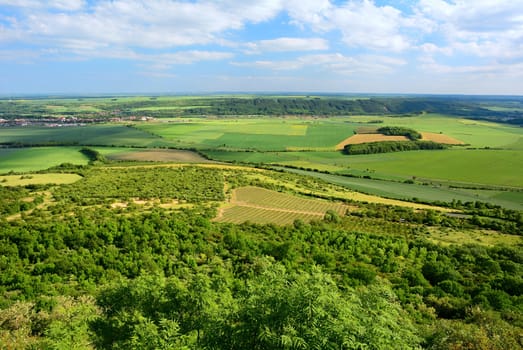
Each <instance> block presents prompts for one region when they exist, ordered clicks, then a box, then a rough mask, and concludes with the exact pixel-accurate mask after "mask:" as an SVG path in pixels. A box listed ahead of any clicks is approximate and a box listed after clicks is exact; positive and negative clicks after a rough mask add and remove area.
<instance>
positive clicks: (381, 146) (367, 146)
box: [343, 141, 448, 154]
mask: <svg viewBox="0 0 523 350" xmlns="http://www.w3.org/2000/svg"><path fill="white" fill-rule="evenodd" d="M447 148H448V146H447V145H444V144H441V143H436V142H433V141H380V142H366V143H358V144H349V145H345V147H344V148H343V152H345V153H346V154H374V153H389V152H401V151H417V150H438V149H439V150H441V149H447Z"/></svg>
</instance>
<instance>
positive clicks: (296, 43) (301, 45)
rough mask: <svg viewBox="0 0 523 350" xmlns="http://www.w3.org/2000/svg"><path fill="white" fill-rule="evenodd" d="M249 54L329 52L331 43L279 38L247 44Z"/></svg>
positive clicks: (309, 39)
mask: <svg viewBox="0 0 523 350" xmlns="http://www.w3.org/2000/svg"><path fill="white" fill-rule="evenodd" d="M245 46H246V47H247V53H262V52H285V51H318V50H327V49H328V48H329V43H328V41H327V40H325V39H322V38H286V37H283V38H277V39H270V40H260V41H257V42H250V43H247V44H245Z"/></svg>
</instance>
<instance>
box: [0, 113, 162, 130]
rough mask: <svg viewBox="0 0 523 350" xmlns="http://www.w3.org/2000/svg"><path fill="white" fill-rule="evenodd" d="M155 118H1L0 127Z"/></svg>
mask: <svg viewBox="0 0 523 350" xmlns="http://www.w3.org/2000/svg"><path fill="white" fill-rule="evenodd" d="M153 119H154V118H153V117H145V116H134V115H132V116H120V117H111V118H107V117H105V118H104V117H75V116H72V117H69V116H68V117H48V118H15V119H3V118H0V127H13V126H45V127H49V128H60V127H67V126H82V125H86V124H94V123H107V122H113V123H118V122H129V121H151V120H153Z"/></svg>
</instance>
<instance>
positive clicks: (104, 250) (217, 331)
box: [0, 151, 523, 349]
mask: <svg viewBox="0 0 523 350" xmlns="http://www.w3.org/2000/svg"><path fill="white" fill-rule="evenodd" d="M85 152H87V151H85ZM91 155H92V158H93V159H95V158H96V154H91ZM53 171H62V172H67V173H71V172H73V173H76V174H79V175H81V176H82V179H81V180H80V181H78V182H75V183H72V184H63V185H54V186H51V185H32V186H26V187H0V191H1V194H2V196H1V197H0V198H1V201H0V203H1V204H2V207H1V208H2V211H1V213H0V250H1V254H0V268H1V271H2V273H1V274H0V279H1V280H0V344H1V346H0V347H2V348H8V349H73V348H75V349H297V348H301V349H318V348H321V349H326V348H337V349H362V348H366V349H421V348H426V349H518V348H522V347H523V343H522V342H523V338H522V329H523V312H522V311H523V297H522V294H521V293H522V291H523V278H522V277H521V276H523V249H522V245H521V240H520V239H521V238H520V236H517V235H521V232H522V230H521V226H522V223H523V218H522V215H521V212H520V211H515V210H508V209H503V208H499V207H496V206H492V205H488V204H485V203H460V202H454V203H448V205H449V206H450V207H454V208H455V209H459V210H460V212H461V214H460V215H454V216H450V215H447V214H446V212H444V211H437V210H430V209H426V210H421V209H416V210H415V209H412V208H404V207H394V206H389V205H384V204H377V203H374V204H373V203H364V202H347V205H349V206H350V208H351V209H350V210H348V212H347V213H346V214H345V215H339V214H337V213H334V212H332V211H331V212H327V213H326V214H325V216H324V217H323V218H322V219H318V220H312V221H308V222H305V221H302V220H296V221H295V222H294V223H293V224H291V225H275V224H265V225H260V224H253V223H249V222H246V223H243V224H239V225H237V224H228V223H219V222H216V221H215V220H214V218H215V217H216V215H217V210H218V207H219V206H220V203H223V202H224V201H225V200H226V199H227V197H228V196H230V195H231V193H232V192H231V191H232V190H233V189H235V188H238V187H241V186H246V185H249V186H258V187H264V188H269V189H272V190H279V191H289V184H294V185H297V184H299V185H300V186H305V187H304V190H303V191H304V192H305V193H306V192H307V191H309V192H310V193H314V192H312V191H313V190H318V189H322V188H326V187H327V186H328V185H327V184H326V183H323V182H322V181H320V180H314V179H311V178H306V177H303V176H299V175H291V174H285V173H279V172H269V171H265V172H264V174H266V175H265V177H261V176H258V177H256V176H257V174H259V173H260V171H261V170H257V169H250V170H249V169H248V168H234V167H225V166H221V167H220V166H213V167H203V166H183V165H178V166H163V165H158V164H156V165H154V164H148V165H136V164H133V163H108V164H101V163H93V164H91V165H88V166H79V167H74V166H71V165H69V166H63V167H59V168H55V169H53ZM43 173H45V171H44V172H43ZM284 185H285V186H284ZM329 186H332V185H329ZM307 189H308V190H307ZM295 195H297V193H295ZM312 195H313V194H312ZM331 200H335V198H331ZM24 203H26V205H23V204H24ZM355 224H357V225H355ZM496 224H497V225H498V226H496ZM355 227H357V229H356V228H355ZM453 230H454V231H459V232H463V233H466V232H489V234H492V235H495V236H496V237H498V243H497V244H493V245H486V244H480V243H470V242H469V243H463V244H450V245H449V244H443V243H442V242H439V241H437V240H434V238H433V237H435V236H434V235H433V234H431V232H436V231H438V232H442V233H445V232H447V234H451V233H450V232H453ZM502 232H505V233H502ZM507 234H508V235H507ZM504 235H505V236H504ZM509 236H510V237H519V241H517V242H519V243H517V244H506V243H503V239H502V237H509Z"/></svg>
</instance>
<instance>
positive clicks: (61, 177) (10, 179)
mask: <svg viewBox="0 0 523 350" xmlns="http://www.w3.org/2000/svg"><path fill="white" fill-rule="evenodd" d="M81 178H82V177H81V176H80V175H77V174H61V173H49V174H30V175H2V176H0V186H27V185H46V184H54V185H61V184H70V183H73V182H76V181H78V180H80V179H81Z"/></svg>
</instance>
